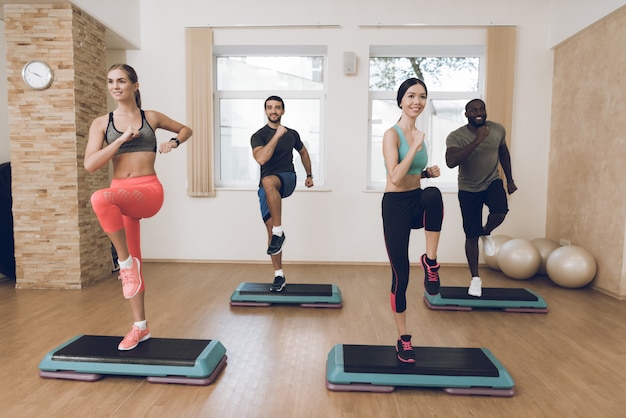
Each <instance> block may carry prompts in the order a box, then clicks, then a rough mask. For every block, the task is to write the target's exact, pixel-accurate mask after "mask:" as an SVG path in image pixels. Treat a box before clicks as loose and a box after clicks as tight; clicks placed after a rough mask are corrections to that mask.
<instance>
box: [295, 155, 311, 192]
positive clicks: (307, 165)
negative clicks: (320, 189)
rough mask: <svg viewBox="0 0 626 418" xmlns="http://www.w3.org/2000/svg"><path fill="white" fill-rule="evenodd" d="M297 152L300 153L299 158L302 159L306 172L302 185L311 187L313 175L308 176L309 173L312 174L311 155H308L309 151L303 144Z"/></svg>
mask: <svg viewBox="0 0 626 418" xmlns="http://www.w3.org/2000/svg"><path fill="white" fill-rule="evenodd" d="M298 152H299V153H300V159H301V160H302V165H303V166H304V171H306V174H307V178H306V180H305V181H304V185H305V186H306V187H313V177H312V176H311V177H309V175H310V174H312V171H311V169H312V168H311V157H310V156H309V151H308V150H307V149H306V147H305V146H303V147H302V149H301V150H300V151H298Z"/></svg>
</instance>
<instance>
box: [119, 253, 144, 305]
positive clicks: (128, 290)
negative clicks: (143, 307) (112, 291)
mask: <svg viewBox="0 0 626 418" xmlns="http://www.w3.org/2000/svg"><path fill="white" fill-rule="evenodd" d="M119 279H120V280H121V281H122V293H124V297H125V298H126V299H130V298H132V297H134V296H135V295H136V294H137V292H139V289H141V284H142V283H143V278H142V277H141V262H140V261H139V259H138V258H137V257H133V265H132V267H131V268H127V269H120V277H119Z"/></svg>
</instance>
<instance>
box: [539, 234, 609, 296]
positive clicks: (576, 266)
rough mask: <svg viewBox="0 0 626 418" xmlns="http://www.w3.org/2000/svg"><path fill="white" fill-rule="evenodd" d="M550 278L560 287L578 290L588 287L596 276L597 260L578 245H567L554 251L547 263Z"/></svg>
mask: <svg viewBox="0 0 626 418" xmlns="http://www.w3.org/2000/svg"><path fill="white" fill-rule="evenodd" d="M546 270H547V272H548V277H549V278H550V280H552V281H553V282H554V283H556V284H558V285H559V286H563V287H568V288H577V287H583V286H586V285H588V284H589V283H590V282H591V281H592V280H593V279H594V277H595V276H596V271H597V263H596V259H595V257H594V256H593V254H591V253H590V252H589V251H587V250H586V249H584V248H582V247H578V246H576V245H565V246H563V247H559V248H557V249H556V250H554V251H552V254H550V256H549V257H548V261H547V262H546Z"/></svg>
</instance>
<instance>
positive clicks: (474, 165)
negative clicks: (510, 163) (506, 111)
mask: <svg viewBox="0 0 626 418" xmlns="http://www.w3.org/2000/svg"><path fill="white" fill-rule="evenodd" d="M486 123H487V126H488V127H489V135H488V136H487V138H485V140H484V141H483V142H482V143H481V144H480V145H479V146H478V147H476V149H475V150H474V151H473V152H472V153H471V154H470V155H468V156H467V158H466V159H465V160H463V161H462V162H461V164H459V176H458V180H459V190H464V191H468V192H482V191H483V190H485V189H487V187H489V185H490V184H491V183H492V182H493V181H494V180H497V179H498V178H500V173H499V172H498V162H499V161H500V159H499V155H498V149H499V148H500V145H501V144H502V143H503V142H504V140H505V136H506V132H505V129H504V126H502V125H500V124H499V123H496V122H491V121H487V122H486ZM475 139H476V134H475V133H473V132H472V131H470V130H469V128H468V127H467V125H465V126H462V127H460V128H459V129H457V130H456V131H453V132H451V133H450V135H448V138H447V140H446V146H447V147H456V148H465V147H466V146H467V145H468V144H469V143H470V142H472V141H473V140H475Z"/></svg>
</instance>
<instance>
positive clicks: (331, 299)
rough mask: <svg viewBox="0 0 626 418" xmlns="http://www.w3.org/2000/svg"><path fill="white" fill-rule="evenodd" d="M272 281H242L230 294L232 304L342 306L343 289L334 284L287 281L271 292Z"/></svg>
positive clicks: (310, 306)
mask: <svg viewBox="0 0 626 418" xmlns="http://www.w3.org/2000/svg"><path fill="white" fill-rule="evenodd" d="M270 286H271V283H245V282H244V283H240V284H239V286H237V289H235V291H234V292H233V294H232V295H231V296H230V304H231V305H232V306H270V305H273V304H295V305H300V306H302V307H304V308H341V306H342V302H341V291H340V290H339V287H337V285H334V284H299V283H287V284H286V285H285V287H284V288H283V290H282V291H281V292H271V291H270Z"/></svg>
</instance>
